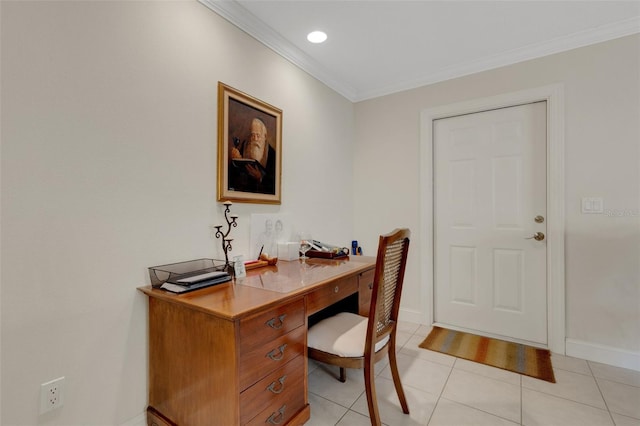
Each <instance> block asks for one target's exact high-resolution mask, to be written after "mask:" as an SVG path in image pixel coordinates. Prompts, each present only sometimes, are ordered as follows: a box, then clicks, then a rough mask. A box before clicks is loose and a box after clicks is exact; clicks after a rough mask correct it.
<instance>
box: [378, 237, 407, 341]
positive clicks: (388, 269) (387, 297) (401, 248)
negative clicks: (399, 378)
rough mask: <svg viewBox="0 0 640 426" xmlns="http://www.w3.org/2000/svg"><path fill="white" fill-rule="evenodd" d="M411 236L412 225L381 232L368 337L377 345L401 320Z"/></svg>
mask: <svg viewBox="0 0 640 426" xmlns="http://www.w3.org/2000/svg"><path fill="white" fill-rule="evenodd" d="M409 239H410V231H409V230H408V229H396V230H394V231H393V232H391V233H389V234H386V235H381V236H380V241H379V244H378V256H377V259H376V272H375V276H374V279H373V293H372V295H371V309H370V311H369V324H370V325H369V328H370V333H371V335H370V336H368V339H367V340H368V342H370V343H372V344H374V345H375V343H377V342H378V341H380V340H382V339H383V338H384V337H385V336H387V335H389V333H391V331H392V330H393V328H394V327H395V323H396V321H397V320H398V311H399V308H400V295H401V292H402V283H403V280H404V270H405V266H406V263H407V253H408V251H409Z"/></svg>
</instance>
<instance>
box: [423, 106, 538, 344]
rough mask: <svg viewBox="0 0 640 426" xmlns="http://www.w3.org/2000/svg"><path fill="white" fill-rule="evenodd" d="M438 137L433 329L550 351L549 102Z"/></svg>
mask: <svg viewBox="0 0 640 426" xmlns="http://www.w3.org/2000/svg"><path fill="white" fill-rule="evenodd" d="M433 131H434V155H433V158H434V255H435V259H434V293H435V294H434V319H435V321H436V322H437V323H438V324H441V325H444V326H447V325H450V326H453V327H456V328H462V329H467V330H470V331H475V332H479V333H481V334H482V333H484V334H492V335H500V336H504V337H507V338H512V339H518V340H527V341H531V342H535V343H540V344H546V343H547V306H546V303H547V283H546V272H547V271H546V269H547V267H546V240H542V241H537V240H535V239H526V238H528V237H530V236H532V235H533V234H534V233H535V232H542V233H545V234H546V224H545V223H544V222H543V223H536V222H535V221H534V218H535V217H536V216H537V215H541V216H545V217H546V169H545V167H546V102H538V103H533V104H527V105H520V106H515V107H510V108H503V109H498V110H492V111H484V112H479V113H475V114H468V115H463V116H458V117H452V118H446V119H440V120H435V121H434V123H433Z"/></svg>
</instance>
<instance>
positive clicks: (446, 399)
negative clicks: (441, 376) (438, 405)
mask: <svg viewBox="0 0 640 426" xmlns="http://www.w3.org/2000/svg"><path fill="white" fill-rule="evenodd" d="M440 399H444V400H445V401H450V402H453V403H455V404H459V405H464V406H465V407H468V408H471V409H472V410H476V411H480V412H482V413H485V414H489V415H490V416H493V417H498V418H500V419H503V420H507V421H509V422H511V423H514V424H518V425H522V420H520V421H519V422H514V421H513V420H511V419H509V418H506V417H502V416H499V415H498V414H495V413H490V412H488V411H485V410H482V409H480V408H478V407H473V406H471V405H467V404H465V403H462V402H460V401H456V400H453V399H448V398H444V397H443V398H439V399H438V402H440ZM433 411H435V410H433ZM429 420H431V419H429ZM428 425H429V424H428V423H427V426H428Z"/></svg>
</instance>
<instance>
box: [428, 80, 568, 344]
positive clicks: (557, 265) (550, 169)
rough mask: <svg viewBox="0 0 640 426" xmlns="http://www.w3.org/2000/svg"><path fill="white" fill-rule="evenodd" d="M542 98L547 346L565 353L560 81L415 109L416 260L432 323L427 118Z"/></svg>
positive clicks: (430, 134)
mask: <svg viewBox="0 0 640 426" xmlns="http://www.w3.org/2000/svg"><path fill="white" fill-rule="evenodd" d="M540 101H546V102H547V345H548V348H549V349H550V350H551V351H552V352H555V353H558V354H561V355H564V354H565V347H566V344H565V337H566V336H565V335H566V331H565V321H566V317H565V274H564V268H565V256H564V174H565V172H564V85H563V84H561V83H559V84H553V85H549V86H543V87H538V88H533V89H528V90H522V91H518V92H511V93H506V94H502V95H497V96H491V97H487V98H480V99H472V100H469V101H463V102H458V103H454V104H449V105H443V106H438V107H434V108H429V109H425V110H423V111H421V113H420V188H421V189H420V211H421V214H420V229H421V232H420V243H421V244H420V247H421V250H420V251H421V256H420V258H421V259H423V261H422V262H420V265H421V266H420V281H421V282H422V286H421V288H422V289H424V293H423V300H422V302H423V303H422V305H423V306H424V307H425V312H424V317H423V318H422V319H423V321H424V322H425V323H426V324H428V325H431V324H433V320H434V315H433V308H434V305H433V303H434V275H433V273H434V264H433V256H434V249H433V242H434V241H433V236H434V230H433V220H434V212H433V195H434V193H433V192H434V191H433V121H434V120H437V119H441V118H447V117H452V116H456V115H462V114H471V113H476V112H482V111H486V110H491V109H498V108H506V107H511V106H516V105H522V104H528V103H533V102H540Z"/></svg>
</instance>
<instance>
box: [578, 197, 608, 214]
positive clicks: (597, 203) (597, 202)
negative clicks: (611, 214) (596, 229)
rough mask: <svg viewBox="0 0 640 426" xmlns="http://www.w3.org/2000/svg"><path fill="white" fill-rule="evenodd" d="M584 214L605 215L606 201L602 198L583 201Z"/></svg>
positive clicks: (584, 199) (587, 198) (589, 198)
mask: <svg viewBox="0 0 640 426" xmlns="http://www.w3.org/2000/svg"><path fill="white" fill-rule="evenodd" d="M582 213H583V214H602V213H604V200H603V199H602V197H586V198H583V199H582Z"/></svg>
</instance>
